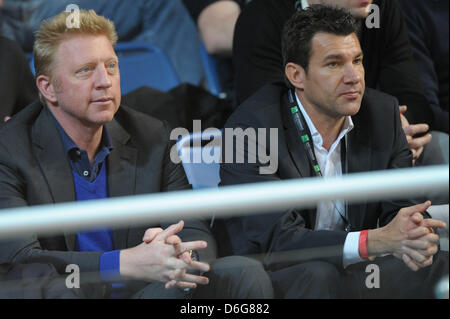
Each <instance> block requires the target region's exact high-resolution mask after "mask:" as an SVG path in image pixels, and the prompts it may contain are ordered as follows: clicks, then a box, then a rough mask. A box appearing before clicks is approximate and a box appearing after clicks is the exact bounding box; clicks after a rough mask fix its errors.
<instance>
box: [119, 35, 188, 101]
mask: <svg viewBox="0 0 450 319" xmlns="http://www.w3.org/2000/svg"><path fill="white" fill-rule="evenodd" d="M115 49H116V54H117V56H118V57H119V67H120V87H121V90H122V94H127V93H129V92H131V91H133V90H135V89H138V88H140V87H142V86H148V87H151V88H154V89H158V90H161V91H169V90H171V89H173V88H174V87H176V86H178V85H179V84H180V80H179V78H178V75H177V73H176V72H175V69H174V67H173V65H172V63H171V62H170V61H169V58H168V57H167V56H166V54H165V53H164V52H163V51H162V50H161V49H160V48H158V47H156V46H154V45H150V44H147V43H139V42H121V43H117V45H116V48H115Z"/></svg>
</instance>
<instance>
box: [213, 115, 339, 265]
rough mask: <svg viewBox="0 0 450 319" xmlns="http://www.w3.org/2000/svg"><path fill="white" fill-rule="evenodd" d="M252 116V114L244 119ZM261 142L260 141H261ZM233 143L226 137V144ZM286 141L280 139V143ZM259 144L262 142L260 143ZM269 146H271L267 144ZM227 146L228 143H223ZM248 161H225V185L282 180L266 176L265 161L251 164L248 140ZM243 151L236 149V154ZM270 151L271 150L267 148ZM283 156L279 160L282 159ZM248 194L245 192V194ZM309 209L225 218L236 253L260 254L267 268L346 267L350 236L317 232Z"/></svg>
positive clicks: (242, 124) (233, 125) (237, 124)
mask: <svg viewBox="0 0 450 319" xmlns="http://www.w3.org/2000/svg"><path fill="white" fill-rule="evenodd" d="M244 118H245V119H251V118H252V115H251V114H246V115H245V116H242V113H241V114H240V119H244ZM252 127H254V128H258V127H265V126H264V125H262V124H255V125H249V123H248V122H245V120H244V121H237V122H233V121H231V122H229V124H228V125H226V129H227V128H242V129H243V130H245V129H247V128H252ZM258 142H259V141H258ZM227 143H231V141H228V140H227V138H226V134H225V136H224V144H223V145H227ZM280 143H283V142H282V141H279V144H280ZM257 145H258V144H257ZM265 145H267V146H268V145H269V144H268V143H266V144H265ZM223 147H226V146H223ZM243 151H244V154H243V155H244V163H236V162H233V163H227V162H226V161H222V164H221V168H220V177H221V183H220V185H221V186H226V185H234V184H245V183H261V182H274V181H280V180H281V179H280V177H279V175H278V172H275V173H273V174H267V175H262V174H260V173H259V168H260V167H261V166H266V165H262V163H260V162H258V161H256V163H249V161H247V159H248V154H249V153H251V152H252V150H251V149H250V148H249V147H248V140H247V139H246V142H245V143H244V148H243ZM237 152H239V150H236V153H237ZM266 154H269V149H266ZM281 160H282V159H279V162H280V161H281ZM243 196H244V195H243ZM307 215H308V211H306V210H299V209H295V208H291V209H289V210H279V211H273V212H267V213H264V214H256V215H254V214H245V211H244V212H243V214H242V215H241V217H233V218H228V219H226V220H225V221H224V224H225V227H226V233H227V234H228V239H229V240H230V243H231V247H232V250H233V253H234V254H242V255H257V257H261V258H262V259H263V261H264V263H265V265H266V267H268V268H270V269H272V270H274V269H278V268H280V267H285V266H287V265H290V264H296V263H298V262H304V261H307V260H312V259H314V260H324V261H328V262H332V263H333V264H335V265H336V266H337V267H340V268H342V258H343V245H344V243H345V238H346V236H347V233H346V232H343V231H342V232H341V231H314V230H312V229H310V228H309V227H311V226H309V225H308V222H307Z"/></svg>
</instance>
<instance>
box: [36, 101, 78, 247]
mask: <svg viewBox="0 0 450 319" xmlns="http://www.w3.org/2000/svg"><path fill="white" fill-rule="evenodd" d="M49 112H50V111H49V110H48V109H46V108H43V109H42V111H41V113H40V115H39V117H38V118H37V120H36V122H35V124H34V125H33V128H32V136H31V138H32V142H33V149H34V152H35V154H36V159H37V161H38V163H39V165H40V167H41V170H42V172H43V174H44V176H45V179H46V181H47V185H48V188H49V190H50V194H51V197H52V199H53V202H54V203H62V202H73V201H75V189H74V185H73V176H72V170H71V168H70V164H69V161H68V159H67V156H66V153H65V152H64V146H63V143H62V141H61V138H60V136H59V132H58V129H57V128H56V125H55V122H54V120H53V119H52V118H51V114H49ZM63 213H64V212H61V214H63ZM64 237H65V242H66V246H67V249H68V250H73V249H74V248H75V234H74V233H73V232H64Z"/></svg>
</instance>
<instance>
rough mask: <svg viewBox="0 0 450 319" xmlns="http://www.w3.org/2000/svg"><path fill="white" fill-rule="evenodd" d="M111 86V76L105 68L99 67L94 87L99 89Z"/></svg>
mask: <svg viewBox="0 0 450 319" xmlns="http://www.w3.org/2000/svg"><path fill="white" fill-rule="evenodd" d="M111 86H112V81H111V75H110V74H109V73H108V71H107V70H106V67H105V66H103V65H102V66H99V67H98V68H97V70H96V79H95V87H96V88H99V89H104V88H109V87H111Z"/></svg>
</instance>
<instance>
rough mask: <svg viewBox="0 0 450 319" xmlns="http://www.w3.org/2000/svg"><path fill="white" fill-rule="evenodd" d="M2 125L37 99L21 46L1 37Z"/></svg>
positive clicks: (32, 78) (0, 86) (0, 84)
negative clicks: (7, 118) (6, 119)
mask: <svg viewBox="0 0 450 319" xmlns="http://www.w3.org/2000/svg"><path fill="white" fill-rule="evenodd" d="M0 70H1V72H0V100H1V101H2V104H1V108H0V123H1V122H3V121H4V120H5V118H6V117H10V116H12V115H14V114H15V113H17V112H19V111H20V110H21V109H23V108H24V107H25V106H27V105H28V104H30V103H31V102H33V100H35V99H37V96H38V95H37V90H36V85H35V84H34V77H33V75H32V74H31V71H30V67H29V66H28V62H27V59H26V58H25V56H24V54H23V52H22V50H21V49H20V47H19V45H18V44H17V43H15V42H14V41H11V40H9V39H6V38H4V37H1V36H0Z"/></svg>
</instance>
